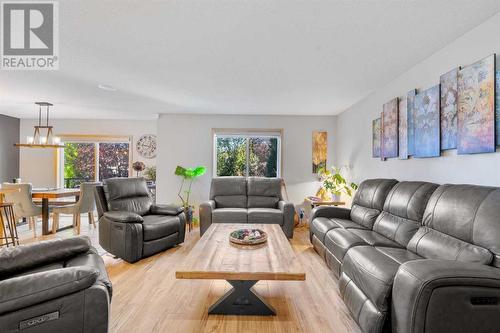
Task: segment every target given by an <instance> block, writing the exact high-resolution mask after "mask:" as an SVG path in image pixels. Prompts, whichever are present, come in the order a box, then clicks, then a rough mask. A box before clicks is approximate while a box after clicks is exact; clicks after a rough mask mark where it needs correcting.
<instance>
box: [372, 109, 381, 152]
mask: <svg viewBox="0 0 500 333" xmlns="http://www.w3.org/2000/svg"><path fill="white" fill-rule="evenodd" d="M380 125H381V119H380V118H377V119H375V120H373V121H372V157H377V158H380V135H381V126H380Z"/></svg>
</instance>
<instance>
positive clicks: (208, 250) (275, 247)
mask: <svg viewBox="0 0 500 333" xmlns="http://www.w3.org/2000/svg"><path fill="white" fill-rule="evenodd" d="M241 228H258V229H261V230H264V231H265V232H267V235H268V238H267V242H265V243H263V244H260V245H237V244H233V243H231V242H230V241H229V234H230V233H231V231H234V230H236V229H241ZM175 276H176V278H178V279H210V280H227V282H229V283H230V284H231V285H232V286H233V288H232V289H231V290H230V291H228V292H227V293H226V294H225V295H224V296H223V297H222V298H220V299H219V300H218V301H217V302H216V303H215V304H213V305H212V306H211V307H210V308H209V310H208V313H209V314H223V315H274V314H276V312H275V310H274V309H273V308H272V307H271V306H270V305H269V304H267V303H266V302H265V300H264V299H262V298H261V297H260V296H259V295H258V294H256V293H255V291H254V290H253V289H252V287H253V286H254V285H255V284H256V283H257V282H258V281H259V280H285V281H304V280H305V279H306V274H305V272H304V270H303V269H302V267H301V265H300V264H299V262H298V261H297V259H296V257H295V253H294V252H293V250H292V247H291V246H290V243H289V242H288V239H287V238H286V236H285V234H284V233H283V230H281V227H280V226H279V225H277V224H222V223H219V224H212V225H211V226H210V228H208V230H207V231H206V232H205V234H204V235H203V236H202V237H201V239H200V240H199V241H198V243H197V244H196V245H195V246H194V247H193V249H192V250H191V252H190V253H189V255H188V256H187V258H186V260H185V262H184V263H182V264H181V265H180V266H179V267H178V268H177V270H176V272H175Z"/></svg>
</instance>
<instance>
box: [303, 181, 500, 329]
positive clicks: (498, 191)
mask: <svg viewBox="0 0 500 333" xmlns="http://www.w3.org/2000/svg"><path fill="white" fill-rule="evenodd" d="M310 236H311V242H312V244H313V246H314V248H315V249H316V251H317V252H318V253H319V254H320V255H321V256H322V257H323V258H324V259H325V261H326V264H327V265H328V267H329V268H330V269H331V270H332V271H333V273H334V274H335V275H336V276H338V277H339V288H340V293H341V295H342V297H343V299H344V302H345V304H346V305H347V307H348V308H349V310H350V311H351V314H352V315H353V317H354V319H355V320H356V321H357V322H358V324H359V326H360V327H361V329H362V330H363V331H364V332H391V331H392V332H399V333H410V332H411V333H420V332H440V333H445V332H454V333H455V332H500V269H499V268H500V188H494V187H484V186H474V185H441V186H438V185H436V184H431V183H425V182H397V181H396V180H393V179H373V180H367V181H364V182H363V183H362V184H361V185H360V187H359V189H358V191H357V193H356V195H355V197H354V199H353V204H352V208H351V209H344V208H336V207H318V208H316V209H315V210H314V211H313V213H312V216H311V219H310Z"/></svg>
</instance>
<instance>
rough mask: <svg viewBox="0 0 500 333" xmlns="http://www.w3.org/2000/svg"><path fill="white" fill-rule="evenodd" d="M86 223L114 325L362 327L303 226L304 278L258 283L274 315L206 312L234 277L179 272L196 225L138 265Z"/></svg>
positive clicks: (139, 328) (138, 330) (161, 328)
mask: <svg viewBox="0 0 500 333" xmlns="http://www.w3.org/2000/svg"><path fill="white" fill-rule="evenodd" d="M66 223H67V222H66ZM39 227H40V226H39ZM19 229H20V230H19V232H20V235H21V240H22V242H24V243H26V242H32V241H37V240H40V239H46V238H52V237H70V236H72V235H73V231H72V230H65V231H62V232H60V233H58V234H57V235H56V236H54V235H50V236H44V237H38V238H37V239H33V234H32V232H31V231H28V230H27V227H26V226H22V227H20V228H19ZM81 230H82V234H86V235H88V236H90V238H91V239H92V242H93V243H94V244H95V245H96V247H97V249H98V251H99V253H101V254H102V255H103V258H104V261H105V262H106V267H107V270H108V273H109V276H110V278H111V281H112V283H113V300H112V303H111V322H110V331H111V332H134V333H144V332H256V333H257V332H259V333H261V332H284V333H289V332H321V333H323V332H360V330H359V328H358V326H357V325H356V323H355V322H354V320H353V319H352V318H351V316H350V314H349V312H348V310H347V308H346V306H345V305H344V304H343V302H342V300H341V297H340V295H339V292H338V287H337V280H336V278H335V277H333V275H332V274H331V273H330V272H329V270H328V269H327V267H326V265H325V263H324V262H323V261H322V260H321V259H320V258H319V256H318V255H317V254H316V252H315V251H314V250H313V248H312V246H311V244H310V243H309V238H308V230H307V229H306V228H299V229H296V231H295V236H294V238H293V240H292V241H291V244H292V247H293V249H294V251H295V253H296V255H297V258H298V260H299V261H300V263H301V264H302V265H303V267H304V270H305V272H306V275H307V276H306V281H260V282H259V283H258V284H257V285H256V287H255V288H256V290H257V292H258V293H259V294H260V295H261V296H263V297H265V298H266V300H267V301H268V302H269V303H270V304H271V305H272V306H273V307H274V308H275V309H276V310H277V315H276V316H273V317H260V316H248V317H247V316H220V315H216V316H212V315H211V316H208V314H207V309H208V307H209V306H210V305H211V304H212V303H214V302H215V301H216V300H217V299H218V298H219V297H221V296H222V295H223V294H224V293H225V292H226V291H227V290H229V288H230V286H229V284H228V283H227V282H225V281H207V280H200V281H198V280H177V279H176V278H175V267H176V265H177V264H179V263H182V260H183V259H184V258H185V257H186V255H187V254H188V253H189V250H190V249H191V248H192V247H193V246H194V244H195V243H196V242H197V241H198V240H199V238H200V237H199V231H198V230H197V229H195V230H193V231H192V232H191V233H187V234H186V241H185V243H184V244H182V245H181V246H178V247H176V248H173V249H170V250H167V251H165V252H163V253H160V254H157V255H155V256H153V257H150V258H147V259H144V260H141V261H140V262H138V263H135V264H128V263H126V262H124V261H122V260H119V259H114V258H113V257H112V256H111V255H109V254H107V253H106V252H104V251H103V250H102V248H100V247H98V241H97V239H98V230H97V229H93V228H92V227H90V226H88V225H87V220H86V219H85V220H84V219H82V228H81ZM40 231H41V230H40ZM39 234H40V232H39Z"/></svg>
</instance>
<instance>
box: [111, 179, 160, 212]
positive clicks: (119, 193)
mask: <svg viewBox="0 0 500 333" xmlns="http://www.w3.org/2000/svg"><path fill="white" fill-rule="evenodd" d="M104 193H105V195H106V200H107V203H108V210H111V211H114V210H118V211H128V212H133V213H136V214H139V215H144V214H147V213H148V212H149V210H150V208H151V205H152V203H153V202H152V200H151V197H150V194H149V190H148V186H147V184H146V181H145V180H144V179H143V178H109V179H105V180H104Z"/></svg>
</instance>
